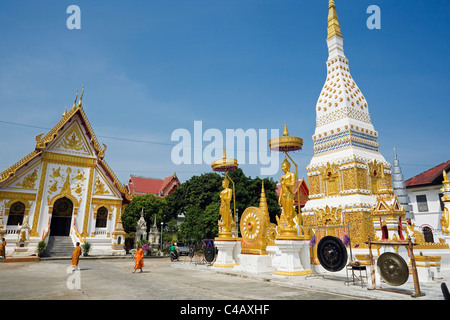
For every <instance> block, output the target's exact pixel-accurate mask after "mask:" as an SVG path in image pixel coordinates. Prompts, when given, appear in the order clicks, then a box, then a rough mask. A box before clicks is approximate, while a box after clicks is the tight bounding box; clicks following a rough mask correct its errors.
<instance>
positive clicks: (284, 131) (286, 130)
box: [283, 122, 289, 137]
mask: <svg viewBox="0 0 450 320" xmlns="http://www.w3.org/2000/svg"><path fill="white" fill-rule="evenodd" d="M288 135H289V132H288V129H287V125H286V122H285V123H284V129H283V136H285V137H287V136H288Z"/></svg>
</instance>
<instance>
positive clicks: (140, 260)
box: [133, 246, 144, 273]
mask: <svg viewBox="0 0 450 320" xmlns="http://www.w3.org/2000/svg"><path fill="white" fill-rule="evenodd" d="M133 259H134V260H135V261H134V271H133V273H135V272H136V270H137V269H141V272H142V268H143V267H144V250H142V249H141V247H140V246H138V247H137V250H136V253H135V254H134V257H133Z"/></svg>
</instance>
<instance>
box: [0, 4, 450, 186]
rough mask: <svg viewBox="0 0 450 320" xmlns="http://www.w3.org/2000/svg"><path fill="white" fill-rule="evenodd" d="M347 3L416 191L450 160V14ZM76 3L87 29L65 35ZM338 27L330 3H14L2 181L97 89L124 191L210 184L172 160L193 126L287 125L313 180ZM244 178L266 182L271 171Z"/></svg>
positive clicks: (367, 91) (1, 129) (358, 73)
mask: <svg viewBox="0 0 450 320" xmlns="http://www.w3.org/2000/svg"><path fill="white" fill-rule="evenodd" d="M335 3H336V6H337V13H338V16H339V21H340V24H341V31H342V34H343V37H344V49H345V54H346V56H347V58H348V59H349V67H350V72H351V74H352V77H353V78H354V80H355V82H356V83H357V84H358V86H359V88H360V90H361V91H362V93H363V94H364V96H365V97H366V99H367V102H368V106H369V111H370V114H371V120H372V123H373V125H374V127H375V129H376V130H377V131H378V132H379V143H380V152H381V153H382V154H383V155H384V157H385V158H386V160H387V161H389V162H391V163H392V160H393V151H392V149H393V147H394V146H395V147H396V148H397V153H398V156H399V160H400V163H401V165H402V170H403V174H404V176H405V178H406V179H407V178H410V177H412V176H414V175H416V174H418V173H420V172H422V171H424V170H426V169H428V168H430V167H432V166H435V165H437V164H439V163H442V162H444V161H446V160H448V159H449V158H450V157H449V133H450V125H449V121H448V112H447V110H448V107H449V101H450V99H449V98H450V95H449V91H450V90H449V89H448V88H449V84H450V83H449V74H450V70H449V69H450V67H449V63H448V58H447V57H448V52H450V50H449V49H450V48H449V39H450V34H449V33H450V31H449V30H450V22H449V21H450V2H449V1H447V0H442V1H437V0H432V1H425V0H423V1H419V0H413V1H411V0H410V1H407V0H395V1H393V0H370V1H368V0H335ZM71 4H75V5H78V6H79V8H80V9H81V29H80V30H69V29H68V28H67V26H66V20H67V19H68V18H69V16H70V14H68V13H66V10H67V7H68V6H69V5H71ZM370 5H377V6H379V8H380V10H381V29H379V30H370V29H368V28H367V26H366V21H367V19H368V18H369V16H370V14H368V13H366V10H367V8H368V7H369V6H370ZM327 15H328V1H327V0H320V1H318V0H315V1H299V0H189V1H182V0H170V1H168V0H159V1H155V0H145V1H144V0H142V1H138V0H134V1H122V0H120V1H114V0H109V1H103V0H98V1H92V0H89V1H87V0H86V1H83V0H72V1H60V0H59V1H56V0H55V1H46V0H41V1H25V0H22V1H16V0H2V1H1V2H0V37H1V39H2V44H1V48H2V50H0V171H2V170H4V169H6V168H7V167H9V166H10V165H12V164H13V163H15V162H16V161H18V160H20V159H21V158H22V157H23V156H25V155H26V154H28V153H29V152H31V151H32V150H33V149H34V145H35V136H36V135H37V134H39V133H42V132H47V131H48V130H49V129H50V128H51V127H53V126H54V125H55V124H56V123H57V122H58V121H59V119H60V117H61V114H62V113H63V111H64V108H65V106H66V105H67V106H69V107H70V106H71V105H72V103H73V100H74V98H75V91H76V90H81V86H82V85H84V87H85V93H84V98H83V108H84V110H85V112H86V114H87V116H88V118H89V120H90V122H91V125H92V126H93V129H94V131H95V133H96V135H97V137H98V139H99V141H100V142H102V143H105V144H106V145H107V146H108V149H107V151H106V160H107V161H108V163H109V165H110V166H111V168H112V169H113V170H114V171H115V173H116V174H117V176H118V177H119V178H120V180H121V181H122V182H123V183H125V182H126V181H127V180H128V178H129V176H130V174H135V175H141V176H147V177H157V178H163V177H165V176H168V175H171V174H173V173H174V172H176V173H177V175H178V177H179V178H180V180H181V181H185V180H186V179H189V178H190V177H191V176H192V175H195V174H201V173H204V172H211V167H210V165H209V164H201V165H200V164H197V165H194V164H190V165H175V164H174V163H173V161H172V159H171V151H172V149H173V147H174V145H176V144H177V142H173V141H171V134H172V133H173V132H174V130H176V129H180V128H182V129H186V130H188V131H190V132H192V133H193V126H194V121H202V125H203V130H207V129H209V128H214V129H218V130H220V131H222V132H224V133H225V130H226V129H238V128H242V129H244V130H247V129H256V130H259V129H267V130H270V129H280V130H281V129H282V127H283V125H284V122H285V121H286V122H287V125H288V128H289V132H290V134H291V135H294V136H299V137H301V138H303V140H304V144H303V150H302V151H298V152H296V153H294V154H292V156H293V158H294V160H295V161H296V162H297V164H298V165H299V169H300V172H299V174H300V176H305V177H306V171H305V167H306V166H307V165H308V163H309V161H310V159H311V157H312V156H313V146H312V135H313V134H314V129H315V105H316V102H317V99H318V96H319V94H320V90H321V88H322V86H323V83H324V82H325V78H326V64H325V61H326V60H327V56H328V52H327V46H326V41H325V39H326V27H327ZM207 144H208V142H205V143H204V144H203V147H205V146H206V145H207ZM241 167H242V169H243V170H244V172H245V173H246V174H247V175H249V176H252V177H255V176H261V174H260V167H261V165H259V164H255V165H242V166H241ZM280 175H281V170H279V172H278V173H276V174H274V175H273V178H274V179H275V180H278V179H279V176H280Z"/></svg>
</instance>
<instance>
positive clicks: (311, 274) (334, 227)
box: [305, 224, 353, 279]
mask: <svg viewBox="0 0 450 320" xmlns="http://www.w3.org/2000/svg"><path fill="white" fill-rule="evenodd" d="M308 228H309V229H315V230H319V229H342V228H347V233H348V238H349V241H350V244H349V248H350V260H352V259H353V255H352V242H351V238H350V225H349V224H347V226H323V227H319V226H315V227H308ZM314 246H315V244H313V245H312V247H311V248H312V268H311V269H312V272H311V273H310V274H309V275H307V276H306V277H305V279H306V278H308V277H319V276H320V277H324V275H322V274H320V273H318V272H317V270H316V264H315V261H314Z"/></svg>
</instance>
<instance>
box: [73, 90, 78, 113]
mask: <svg viewBox="0 0 450 320" xmlns="http://www.w3.org/2000/svg"><path fill="white" fill-rule="evenodd" d="M77 99H78V90H77V95H76V96H75V100H74V101H73V107H72V109H73V108H76V106H77Z"/></svg>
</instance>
